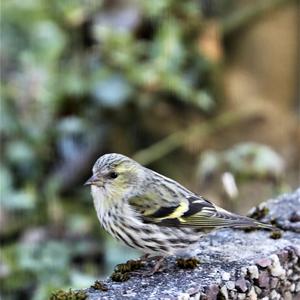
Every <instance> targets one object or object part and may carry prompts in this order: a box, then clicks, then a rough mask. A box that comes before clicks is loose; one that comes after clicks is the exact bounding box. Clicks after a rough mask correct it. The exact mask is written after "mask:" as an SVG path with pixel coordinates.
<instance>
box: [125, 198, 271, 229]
mask: <svg viewBox="0 0 300 300" xmlns="http://www.w3.org/2000/svg"><path fill="white" fill-rule="evenodd" d="M162 202H163V201H162ZM129 204H130V205H131V206H132V208H134V210H135V211H136V212H137V213H138V214H139V216H140V217H141V219H142V221H143V222H144V223H152V224H156V225H160V226H171V227H192V228H196V229H212V228H216V227H239V228H243V227H265V228H271V226H270V225H267V224H263V223H260V222H258V221H256V220H253V219H251V218H248V217H244V216H240V215H237V214H234V213H231V212H228V211H226V210H224V209H222V208H220V207H218V206H216V205H214V204H213V203H211V202H210V201H208V200H206V199H204V198H202V197H200V196H199V197H198V196H196V195H195V196H189V197H188V198H185V199H183V200H182V201H178V203H172V204H171V203H170V202H166V203H165V205H162V204H161V201H160V202H159V201H153V199H151V197H147V196H146V197H142V196H139V197H134V198H132V199H130V200H129ZM153 204H154V205H153Z"/></svg>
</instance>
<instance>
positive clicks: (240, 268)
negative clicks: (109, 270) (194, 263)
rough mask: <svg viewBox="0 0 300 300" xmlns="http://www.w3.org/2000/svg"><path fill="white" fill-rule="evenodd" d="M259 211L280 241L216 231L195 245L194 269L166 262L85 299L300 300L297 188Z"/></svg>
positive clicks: (257, 233)
mask: <svg viewBox="0 0 300 300" xmlns="http://www.w3.org/2000/svg"><path fill="white" fill-rule="evenodd" d="M261 206H262V207H267V208H269V210H270V211H269V213H268V215H266V216H265V217H264V218H263V221H273V222H274V221H275V222H276V224H278V226H279V227H280V228H281V229H282V230H283V231H284V232H283V236H282V238H280V239H277V240H274V239H272V238H270V233H269V232H268V231H263V230H260V231H252V232H248V233H246V232H244V231H242V230H231V229H222V230H219V231H216V232H213V233H211V234H209V235H208V236H206V237H205V238H203V239H202V240H201V241H200V243H199V249H200V250H199V254H198V258H199V260H200V261H201V264H200V265H199V266H198V267H197V268H196V269H194V270H182V269H179V268H178V267H177V266H176V264H175V258H174V257H170V258H168V259H167V261H166V264H165V267H166V269H165V270H164V271H163V272H161V273H157V274H154V275H152V276H150V277H141V276H139V275H134V276H132V277H131V278H130V279H129V280H128V281H125V282H121V283H117V282H112V281H111V280H110V279H108V280H106V281H105V284H106V285H107V287H108V291H106V292H102V291H98V290H94V289H92V288H89V289H87V292H88V296H89V297H88V299H89V300H96V299H97V300H98V299H107V300H109V299H140V300H143V299H147V300H155V299H163V300H175V299H184V300H189V299H190V300H192V299H193V300H194V299H200V300H205V299H206V300H214V299H251V300H255V299H270V300H273V299H293V300H295V299H300V234H299V232H300V222H298V221H297V220H298V219H297V215H298V213H299V212H300V189H298V190H297V191H295V192H294V193H292V194H286V195H283V196H281V197H279V198H278V199H275V200H269V201H268V202H266V203H263V204H262V205H261ZM150 263H151V261H150ZM150 263H149V264H150ZM149 268H150V266H146V267H145V270H148V269H149ZM297 293H298V295H297Z"/></svg>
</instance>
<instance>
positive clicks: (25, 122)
mask: <svg viewBox="0 0 300 300" xmlns="http://www.w3.org/2000/svg"><path fill="white" fill-rule="evenodd" d="M299 28H300V21H299V2H298V1H287V0H285V1H283V0H268V1H262V0H256V1H253V0H252V1H250V0H244V1H237V0H202V1H201V0H188V1H175V0H152V1H133V0H132V1H130V0H119V1H118V0H107V1H104V0H97V1H96V0H72V1H60V0H52V1H43V0H25V1H17V0H10V1H3V2H2V4H1V48H0V49H1V53H0V60H1V123H0V130H1V171H0V176H1V178H0V189H1V211H0V239H1V248H2V249H1V260H0V286H1V294H0V298H1V299H34V300H39V299H46V298H47V297H48V295H49V294H50V293H51V291H53V290H55V289H57V288H69V287H72V288H80V287H87V286H89V285H91V284H92V283H93V281H94V280H95V279H97V278H98V279H99V278H104V277H105V276H107V275H108V274H109V273H110V272H111V271H112V269H113V266H114V265H115V264H116V263H120V262H124V261H126V260H127V259H128V258H132V257H138V255H139V253H136V252H134V251H133V250H130V249H129V248H127V247H125V246H124V247H123V246H121V245H120V244H118V243H116V242H114V241H113V240H112V239H111V238H110V237H109V236H108V235H106V234H105V233H104V232H103V230H102V229H100V226H99V223H98V220H97V218H96V213H95V210H94V207H93V203H92V198H91V196H90V191H89V188H87V187H84V186H83V183H84V182H85V181H86V180H87V178H88V177H89V176H90V175H91V167H92V165H93V163H94V162H95V160H96V159H97V158H98V157H99V156H100V155H102V154H104V153H108V152H118V153H123V154H126V155H128V156H131V157H133V158H135V159H136V160H138V161H139V162H141V163H142V164H144V165H146V166H148V167H150V168H152V169H154V170H156V171H158V172H160V173H162V174H164V175H167V176H169V177H171V178H174V179H176V180H178V181H179V182H180V183H182V184H184V185H185V186H187V187H188V188H190V189H191V190H193V191H195V192H197V193H199V194H201V195H204V196H205V197H207V198H208V199H211V200H212V201H214V202H216V203H218V204H219V205H222V206H223V207H225V208H227V209H232V210H234V211H236V212H239V213H243V214H245V213H247V211H248V210H249V208H251V207H252V206H254V205H257V204H258V203H260V202H261V201H263V200H266V199H268V198H271V197H275V196H276V195H278V194H279V193H283V192H288V191H290V190H292V189H294V188H296V187H297V186H299V161H300V157H299V156H300V151H299V149H300V147H299V146H300V145H299V137H300V134H299V119H298V117H299V93H300V85H299V49H300V47H299V36H300V35H299Z"/></svg>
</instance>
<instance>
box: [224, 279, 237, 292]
mask: <svg viewBox="0 0 300 300" xmlns="http://www.w3.org/2000/svg"><path fill="white" fill-rule="evenodd" d="M225 285H226V287H227V288H228V290H233V289H234V287H235V284H234V281H227V282H226V283H225Z"/></svg>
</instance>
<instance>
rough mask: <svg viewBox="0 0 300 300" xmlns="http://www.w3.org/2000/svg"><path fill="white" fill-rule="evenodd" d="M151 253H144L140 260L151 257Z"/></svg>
mask: <svg viewBox="0 0 300 300" xmlns="http://www.w3.org/2000/svg"><path fill="white" fill-rule="evenodd" d="M149 256H150V254H149V253H145V254H144V255H142V256H141V257H140V258H139V260H140V261H147V260H148V258H149Z"/></svg>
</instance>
